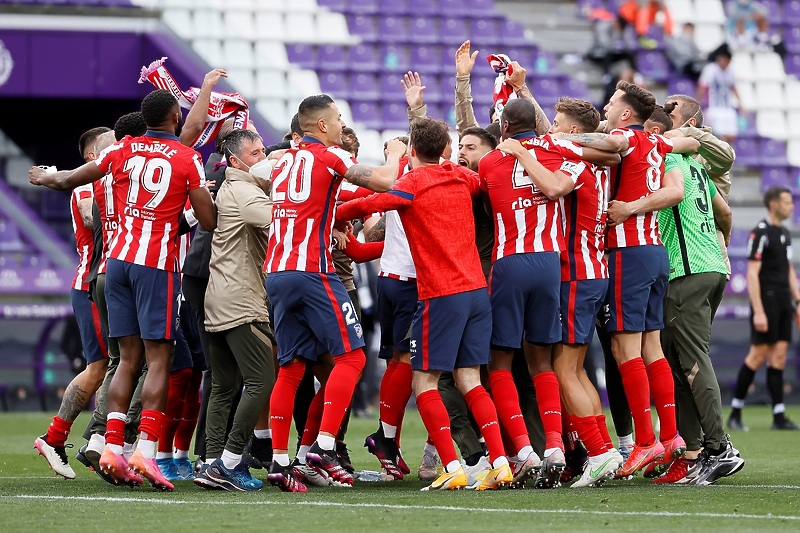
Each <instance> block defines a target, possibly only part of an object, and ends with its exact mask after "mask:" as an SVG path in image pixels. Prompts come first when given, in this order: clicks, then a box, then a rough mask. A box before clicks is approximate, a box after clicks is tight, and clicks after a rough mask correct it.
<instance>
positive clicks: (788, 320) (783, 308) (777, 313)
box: [750, 291, 794, 344]
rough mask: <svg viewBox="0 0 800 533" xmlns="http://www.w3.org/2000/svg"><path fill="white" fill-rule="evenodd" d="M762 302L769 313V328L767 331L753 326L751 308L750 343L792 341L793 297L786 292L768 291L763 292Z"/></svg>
mask: <svg viewBox="0 0 800 533" xmlns="http://www.w3.org/2000/svg"><path fill="white" fill-rule="evenodd" d="M761 303H762V304H763V305H764V313H765V314H766V315H767V324H768V327H769V329H768V330H767V331H766V332H765V333H761V332H758V331H756V329H755V328H754V327H753V308H752V307H751V308H750V344H775V343H776V342H778V341H786V342H791V340H792V319H793V318H794V306H793V305H792V297H791V295H790V294H789V293H788V292H786V293H783V292H773V291H767V292H763V293H762V294H761Z"/></svg>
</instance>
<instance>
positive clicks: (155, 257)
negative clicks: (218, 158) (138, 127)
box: [95, 131, 204, 272]
mask: <svg viewBox="0 0 800 533" xmlns="http://www.w3.org/2000/svg"><path fill="white" fill-rule="evenodd" d="M95 163H96V164H97V166H98V167H99V168H100V170H102V171H103V172H104V173H106V174H107V173H109V172H110V173H111V176H112V179H113V185H112V189H113V193H114V211H115V212H116V213H117V217H118V219H117V220H118V225H117V229H116V230H115V232H114V237H113V240H112V241H111V245H110V246H109V251H108V255H107V257H108V258H110V259H118V260H120V261H125V262H127V263H134V264H136V265H142V266H146V267H151V268H157V269H160V270H166V271H168V272H178V271H180V265H179V263H178V253H177V238H178V225H179V223H180V218H181V214H182V213H183V208H184V206H185V205H186V200H187V199H188V198H189V191H191V190H194V189H197V188H199V187H200V183H201V180H202V179H203V176H204V172H203V165H202V163H201V161H200V154H198V153H197V152H195V151H194V150H192V149H191V148H188V147H186V146H184V145H182V144H181V142H180V140H179V139H178V138H177V137H176V136H174V135H171V134H168V133H162V132H155V131H148V132H147V133H146V134H145V135H143V136H142V137H125V138H124V139H122V140H121V141H119V142H117V143H115V144H112V145H111V146H109V147H108V148H106V149H105V150H103V152H102V153H101V154H100V157H99V158H98V159H96V160H95Z"/></svg>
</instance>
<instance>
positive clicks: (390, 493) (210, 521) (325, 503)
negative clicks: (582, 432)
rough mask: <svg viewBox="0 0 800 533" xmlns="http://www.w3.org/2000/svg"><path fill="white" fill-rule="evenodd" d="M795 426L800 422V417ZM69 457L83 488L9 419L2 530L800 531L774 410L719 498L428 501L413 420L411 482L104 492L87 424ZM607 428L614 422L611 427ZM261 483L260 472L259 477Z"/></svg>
mask: <svg viewBox="0 0 800 533" xmlns="http://www.w3.org/2000/svg"><path fill="white" fill-rule="evenodd" d="M788 414H789V415H790V416H794V418H795V419H800V412H798V409H797V408H793V409H790V410H789V413H788ZM87 418H88V417H87V416H86V414H83V415H82V416H81V417H80V418H79V419H78V421H77V422H76V424H75V431H74V432H73V435H72V437H71V438H70V442H71V443H73V444H74V445H75V448H73V449H71V450H68V452H69V453H70V464H72V466H73V468H74V469H75V471H76V473H77V474H78V478H77V479H75V480H70V481H67V480H64V479H62V478H60V477H55V476H53V475H52V472H51V471H50V470H49V468H48V467H47V464H46V462H45V460H44V459H43V458H41V457H38V456H37V455H36V451H35V450H34V449H33V440H34V439H35V438H36V436H38V435H39V434H41V433H43V432H44V430H45V429H46V428H47V425H48V423H49V417H48V416H47V415H44V414H41V413H36V414H0V531H1V532H4V533H11V532H16V531H26V532H27V531H47V532H49V531H59V532H61V531H81V532H91V531H103V532H106V531H123V530H125V531H130V530H133V529H134V528H135V529H136V530H144V531H173V532H181V531H193V532H198V531H222V530H225V529H228V528H231V529H233V528H237V529H245V530H256V529H260V530H262V531H280V532H285V531H322V530H325V529H327V530H329V531H331V532H337V531H346V532H348V533H356V532H361V531H364V532H371V533H373V532H374V533H377V532H384V531H405V532H407V533H410V532H417V531H435V532H444V531H459V532H465V531H485V532H506V531H534V530H539V531H554V530H565V531H599V530H608V531H637V532H641V531H658V532H664V531H681V532H688V531H706V532H708V531H722V530H725V531H728V532H729V531H754V530H760V531H794V532H797V531H800V456H798V452H799V451H800V433H798V432H776V431H770V430H769V424H770V416H769V411H768V410H767V409H766V408H763V407H748V408H747V409H746V410H745V412H744V418H745V421H746V423H747V424H748V425H749V426H750V431H749V432H748V433H736V434H734V435H733V442H734V445H735V446H736V447H737V448H738V449H739V450H740V451H741V453H742V457H744V458H745V460H746V461H747V464H746V465H745V467H744V469H743V470H742V471H741V472H739V473H738V474H736V475H735V476H733V477H731V478H728V479H723V480H721V481H719V482H718V484H717V485H715V486H711V487H687V486H666V487H663V486H653V485H652V484H651V483H650V482H649V481H648V480H645V479H642V478H641V477H637V478H635V479H633V480H631V481H613V482H610V483H609V484H607V485H606V486H604V487H601V488H597V489H570V488H569V487H562V488H560V489H556V490H550V491H541V490H535V489H533V488H526V489H522V490H504V491H497V492H484V493H476V492H467V491H458V492H444V493H438V492H437V493H421V492H419V489H420V488H422V487H423V486H424V484H423V483H422V482H420V481H418V480H417V479H416V476H415V474H416V467H417V466H418V465H419V460H420V457H421V449H422V444H423V442H424V429H423V426H422V423H421V421H420V419H419V416H418V415H417V413H416V412H414V411H410V412H409V413H408V418H407V422H406V423H405V424H404V427H403V451H404V452H403V453H404V455H405V457H406V460H407V461H408V463H409V465H410V466H411V467H412V469H413V470H414V474H412V476H410V477H409V479H407V480H405V481H399V482H379V483H359V482H356V485H355V486H354V487H352V488H350V489H343V488H325V489H319V488H313V487H312V488H311V489H310V490H309V492H308V493H307V494H282V493H280V492H278V491H277V490H276V489H273V488H272V487H269V486H265V488H264V489H263V490H261V491H259V492H257V493H247V494H244V493H228V492H218V491H205V490H202V489H200V488H198V487H195V486H194V485H193V484H192V483H191V482H189V481H185V482H179V483H177V486H176V488H175V491H174V492H172V493H156V492H152V491H151V490H150V489H149V488H145V487H142V488H139V489H134V490H132V489H127V488H118V487H112V486H110V485H107V484H106V483H104V482H103V481H102V480H100V479H99V478H98V477H97V476H96V475H95V474H93V473H91V472H89V471H88V470H87V469H86V468H84V467H83V466H82V465H81V464H80V463H78V462H77V460H75V459H74V458H73V456H74V453H75V451H76V449H77V447H78V446H80V445H81V444H82V443H83V441H82V439H81V438H80V433H81V431H82V429H83V428H84V427H85V426H84V424H85V423H86V420H87ZM609 420H610V419H609ZM376 425H377V422H376V421H375V420H365V419H356V418H353V420H352V422H351V424H350V430H349V432H348V441H349V444H350V446H351V448H352V459H353V463H354V464H355V466H356V468H357V469H368V470H376V469H378V462H377V460H376V459H375V458H374V457H372V456H371V455H369V454H368V453H367V452H366V450H365V449H364V448H362V447H361V444H363V438H364V436H366V435H367V434H369V433H371V432H372V431H373V430H374V429H375V427H376ZM254 473H255V474H256V476H257V477H260V478H262V479H263V478H264V477H265V472H264V471H263V470H254Z"/></svg>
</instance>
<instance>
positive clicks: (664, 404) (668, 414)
mask: <svg viewBox="0 0 800 533" xmlns="http://www.w3.org/2000/svg"><path fill="white" fill-rule="evenodd" d="M647 378H648V381H649V382H650V394H652V395H653V403H655V405H656V411H657V412H658V419H659V420H660V421H661V434H660V435H659V438H660V439H661V442H666V441H668V440H672V439H674V438H675V435H677V434H678V427H677V422H676V420H675V381H673V378H672V369H671V368H670V366H669V363H668V362H667V360H666V359H665V358H663V357H662V358H661V359H657V360H656V361H654V362H652V363H650V364H649V365H647Z"/></svg>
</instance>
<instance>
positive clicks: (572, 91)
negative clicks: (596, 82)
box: [563, 78, 589, 100]
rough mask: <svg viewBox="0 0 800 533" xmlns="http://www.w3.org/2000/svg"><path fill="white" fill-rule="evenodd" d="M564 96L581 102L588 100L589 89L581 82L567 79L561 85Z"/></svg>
mask: <svg viewBox="0 0 800 533" xmlns="http://www.w3.org/2000/svg"><path fill="white" fill-rule="evenodd" d="M563 90H564V94H565V95H567V96H571V97H573V98H580V99H581V100H588V99H589V88H588V87H587V86H586V84H585V83H584V82H582V81H581V80H576V79H574V78H567V80H566V81H565V82H564V84H563Z"/></svg>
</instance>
